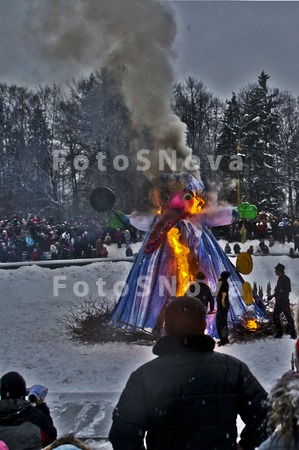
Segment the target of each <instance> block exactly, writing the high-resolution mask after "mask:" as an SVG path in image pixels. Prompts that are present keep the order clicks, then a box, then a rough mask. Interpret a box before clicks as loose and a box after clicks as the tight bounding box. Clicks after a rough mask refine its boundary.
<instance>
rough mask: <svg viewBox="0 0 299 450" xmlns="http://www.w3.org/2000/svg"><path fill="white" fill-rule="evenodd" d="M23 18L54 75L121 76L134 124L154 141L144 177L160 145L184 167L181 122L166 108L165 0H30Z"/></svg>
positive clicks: (170, 39)
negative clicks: (101, 71)
mask: <svg viewBox="0 0 299 450" xmlns="http://www.w3.org/2000/svg"><path fill="white" fill-rule="evenodd" d="M25 25H26V27H25V28H26V39H27V41H28V42H29V43H30V46H31V49H32V51H34V52H35V53H36V55H37V56H38V58H39V59H40V60H41V61H43V64H44V65H45V66H44V67H45V69H48V70H49V69H50V74H51V76H52V78H53V79H54V80H57V79H58V78H60V81H63V80H64V81H65V80H70V79H71V78H74V77H75V76H76V75H77V74H79V73H80V72H81V73H82V71H84V70H86V68H90V69H91V71H92V70H98V69H100V68H103V67H106V68H107V69H108V70H109V71H110V72H111V75H112V76H113V77H114V78H115V79H116V80H118V82H119V84H120V86H121V88H122V91H123V94H124V98H125V101H126V104H127V107H128V109H129V111H130V113H131V118H132V122H133V124H134V126H135V128H136V130H138V131H140V130H143V129H146V130H148V132H149V133H150V135H151V138H152V141H153V146H154V148H153V149H151V158H150V159H151V161H152V164H151V170H150V171H149V172H148V173H147V176H148V177H149V178H151V179H152V178H153V177H154V176H155V175H156V174H157V170H158V168H157V162H158V158H157V153H156V152H157V150H159V149H165V150H169V151H170V150H176V154H177V161H178V164H177V168H176V171H181V170H184V168H182V167H181V163H183V162H184V161H185V158H186V157H187V156H188V155H191V149H190V148H189V147H187V145H186V126H185V124H184V123H182V122H181V120H180V119H179V118H178V117H177V116H176V115H174V114H173V113H172V112H171V94H172V82H173V63H174V57H175V54H174V49H173V43H174V39H175V36H176V23H175V17H174V13H173V11H172V9H171V7H170V6H169V3H168V2H160V1H156V0H76V1H74V0H32V1H30V2H29V3H28V12H27V17H26V24H25ZM192 173H193V175H195V176H197V178H199V174H198V173H194V172H192Z"/></svg>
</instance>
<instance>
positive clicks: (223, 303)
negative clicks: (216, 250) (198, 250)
mask: <svg viewBox="0 0 299 450" xmlns="http://www.w3.org/2000/svg"><path fill="white" fill-rule="evenodd" d="M229 277H230V272H227V271H225V270H224V271H223V272H221V274H220V278H219V280H218V283H217V288H216V291H215V292H213V294H212V295H215V296H216V301H217V313H216V328H217V333H218V336H219V339H220V341H219V342H218V346H222V345H226V344H228V343H229V340H228V326H227V314H228V311H229V306H230V305H229V295H228V293H229V286H228V282H227V280H228V278H229Z"/></svg>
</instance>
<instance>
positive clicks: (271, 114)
mask: <svg viewBox="0 0 299 450" xmlns="http://www.w3.org/2000/svg"><path fill="white" fill-rule="evenodd" d="M268 79H269V76H268V75H266V74H265V73H264V72H262V73H261V75H260V77H259V79H258V84H252V85H249V87H247V88H245V89H244V90H243V91H242V92H241V94H240V101H241V103H242V109H243V112H244V115H246V114H247V115H248V116H247V117H249V118H251V119H252V120H251V121H249V122H248V123H247V124H246V126H245V125H244V126H243V127H242V132H241V133H240V147H241V152H242V153H244V155H245V156H244V170H243V172H242V179H241V195H242V199H243V200H245V201H248V202H249V203H253V204H255V205H256V206H257V208H258V210H259V211H260V212H261V211H264V212H272V213H276V214H277V212H279V211H282V208H283V201H284V196H283V192H282V185H281V177H280V172H279V170H278V169H279V167H278V161H277V155H278V154H279V151H280V149H279V135H280V128H279V117H278V113H277V105H278V94H279V91H278V90H277V89H273V90H270V89H269V88H268V86H267V81H268ZM257 117H259V118H260V119H259V121H258V122H257V121H254V118H257Z"/></svg>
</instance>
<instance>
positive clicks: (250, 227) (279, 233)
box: [214, 214, 299, 251]
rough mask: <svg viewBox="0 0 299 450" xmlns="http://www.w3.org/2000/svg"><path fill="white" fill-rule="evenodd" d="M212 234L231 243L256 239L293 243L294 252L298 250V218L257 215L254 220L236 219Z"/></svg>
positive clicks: (271, 242) (270, 243)
mask: <svg viewBox="0 0 299 450" xmlns="http://www.w3.org/2000/svg"><path fill="white" fill-rule="evenodd" d="M214 234H215V235H216V237H217V238H219V239H224V240H226V241H227V242H228V243H229V244H231V243H232V242H242V243H245V242H246V241H248V240H253V239H257V240H260V241H265V240H268V241H269V245H270V246H272V245H273V244H274V242H279V243H281V244H285V243H286V242H288V243H290V242H293V243H294V250H295V251H296V250H299V218H296V217H292V218H290V217H287V216H285V217H281V218H277V217H271V216H269V215H266V214H261V215H258V216H257V218H256V219H253V220H249V219H237V220H235V222H234V223H233V224H231V225H230V226H228V227H227V226H226V227H218V228H215V229H214Z"/></svg>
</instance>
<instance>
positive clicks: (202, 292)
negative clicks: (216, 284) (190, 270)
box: [186, 281, 214, 312]
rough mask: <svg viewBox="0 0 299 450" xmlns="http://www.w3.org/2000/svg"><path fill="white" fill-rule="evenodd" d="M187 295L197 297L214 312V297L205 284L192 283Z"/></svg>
mask: <svg viewBox="0 0 299 450" xmlns="http://www.w3.org/2000/svg"><path fill="white" fill-rule="evenodd" d="M186 294H187V295H191V297H196V298H197V299H198V300H200V301H201V303H202V304H203V305H204V307H205V308H206V309H208V306H209V311H210V312H212V311H213V310H214V297H213V296H212V292H211V289H210V288H209V286H208V285H207V284H205V283H204V282H202V281H195V282H193V283H191V284H190V286H189V287H188V290H187V292H186Z"/></svg>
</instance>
